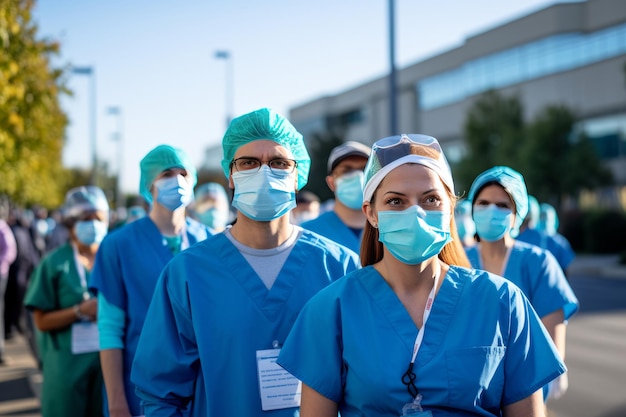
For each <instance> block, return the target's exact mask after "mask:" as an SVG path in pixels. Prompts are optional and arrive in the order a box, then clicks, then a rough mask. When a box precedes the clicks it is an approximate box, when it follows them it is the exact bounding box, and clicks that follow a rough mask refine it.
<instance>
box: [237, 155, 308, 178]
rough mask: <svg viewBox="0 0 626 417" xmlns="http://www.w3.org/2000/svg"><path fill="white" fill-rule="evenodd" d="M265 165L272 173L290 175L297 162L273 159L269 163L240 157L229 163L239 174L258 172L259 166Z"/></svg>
mask: <svg viewBox="0 0 626 417" xmlns="http://www.w3.org/2000/svg"><path fill="white" fill-rule="evenodd" d="M263 164H266V165H267V166H268V167H269V168H270V170H271V171H272V172H274V171H278V172H279V173H281V172H283V173H284V172H288V173H290V174H291V173H292V172H293V171H294V170H295V169H296V167H297V166H298V162H297V161H295V160H293V159H286V158H274V159H270V160H269V161H261V160H260V159H258V158H249V157H242V158H237V159H234V160H233V162H231V163H230V165H231V166H234V167H235V169H236V170H237V171H239V172H249V171H252V172H258V171H259V170H260V169H261V165H263Z"/></svg>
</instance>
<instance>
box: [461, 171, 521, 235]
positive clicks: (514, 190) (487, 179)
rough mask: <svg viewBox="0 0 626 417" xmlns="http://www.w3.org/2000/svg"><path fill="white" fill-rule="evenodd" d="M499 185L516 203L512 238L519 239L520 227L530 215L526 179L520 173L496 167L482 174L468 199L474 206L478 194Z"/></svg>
mask: <svg viewBox="0 0 626 417" xmlns="http://www.w3.org/2000/svg"><path fill="white" fill-rule="evenodd" d="M493 182H495V183H498V184H500V185H501V186H502V188H504V189H505V190H506V191H507V192H508V193H509V195H510V196H511V198H512V199H513V202H514V203H515V225H514V226H513V229H512V230H511V236H512V237H517V235H518V234H519V227H520V226H521V225H522V222H523V221H524V217H526V214H527V213H528V191H527V190H526V183H525V182H524V177H523V176H522V174H520V173H519V172H517V171H515V170H514V169H511V168H509V167H505V166H495V167H493V168H489V169H488V170H486V171H484V172H483V173H482V174H480V175H479V176H478V177H476V179H475V180H474V182H473V183H472V186H471V187H470V190H469V193H468V195H467V199H468V200H470V201H471V202H472V204H474V202H475V200H476V196H477V195H478V192H479V191H480V190H481V189H482V188H483V187H484V186H485V185H487V184H489V183H493Z"/></svg>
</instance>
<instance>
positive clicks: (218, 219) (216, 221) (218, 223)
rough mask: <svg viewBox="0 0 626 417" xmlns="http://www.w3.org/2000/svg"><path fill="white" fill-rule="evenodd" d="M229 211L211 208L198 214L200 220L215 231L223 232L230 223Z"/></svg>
mask: <svg viewBox="0 0 626 417" xmlns="http://www.w3.org/2000/svg"><path fill="white" fill-rule="evenodd" d="M228 214H229V213H228V210H220V209H218V208H217V207H211V208H209V209H207V210H205V211H203V212H199V213H196V217H197V218H198V220H199V221H200V222H201V223H202V224H204V225H206V226H208V227H210V228H211V229H213V230H222V229H223V228H224V227H226V224H227V223H228Z"/></svg>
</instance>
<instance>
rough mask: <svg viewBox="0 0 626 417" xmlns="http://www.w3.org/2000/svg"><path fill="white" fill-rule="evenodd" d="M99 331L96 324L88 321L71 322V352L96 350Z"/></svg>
mask: <svg viewBox="0 0 626 417" xmlns="http://www.w3.org/2000/svg"><path fill="white" fill-rule="evenodd" d="M99 350H100V333H98V325H97V324H96V323H93V322H90V321H78V322H76V323H74V324H72V353H73V354H75V355H77V354H79V353H90V352H98V351H99Z"/></svg>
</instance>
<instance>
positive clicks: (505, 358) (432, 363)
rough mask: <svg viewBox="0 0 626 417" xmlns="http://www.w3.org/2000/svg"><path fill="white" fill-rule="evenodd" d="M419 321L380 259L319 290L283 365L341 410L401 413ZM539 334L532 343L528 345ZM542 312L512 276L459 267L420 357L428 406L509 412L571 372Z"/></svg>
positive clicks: (450, 411) (438, 303)
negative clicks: (380, 268)
mask: <svg viewBox="0 0 626 417" xmlns="http://www.w3.org/2000/svg"><path fill="white" fill-rule="evenodd" d="M417 332H418V328H417V327H416V326H415V324H414V322H413V320H412V319H411V317H410V315H409V313H408V312H407V311H406V309H405V308H404V306H403V305H402V303H401V302H400V300H399V299H398V297H397V296H396V294H395V293H394V292H393V290H392V289H391V287H390V286H389V285H388V284H387V282H386V281H385V280H384V278H383V277H382V276H381V275H380V274H379V273H378V271H376V269H374V268H373V267H371V266H368V267H365V268H363V269H361V270H358V271H356V272H353V273H351V274H350V275H348V276H346V277H344V278H343V279H341V280H339V281H337V282H336V283H333V284H332V285H330V286H328V287H327V288H326V289H324V290H322V291H320V292H319V293H318V294H317V295H316V296H315V297H313V298H312V299H311V300H310V301H309V303H307V305H306V306H305V308H304V309H303V310H302V313H301V314H300V316H299V317H298V320H297V321H296V323H295V324H294V326H293V329H292V331H291V333H290V334H289V337H288V338H287V341H286V342H285V345H284V347H283V349H282V351H281V353H280V356H279V358H278V363H279V364H280V365H281V366H283V367H284V368H285V369H287V370H288V371H289V372H291V373H292V374H293V375H294V376H296V377H297V378H299V379H300V380H302V382H303V383H305V384H307V385H308V386H310V387H311V388H313V389H314V390H316V391H317V392H318V393H320V394H322V395H324V396H325V397H327V398H329V399H331V400H332V401H335V402H337V403H338V404H339V411H340V413H341V416H342V417H356V416H364V415H365V416H381V417H383V416H389V417H398V416H400V415H402V413H401V410H402V407H403V406H404V405H405V404H406V403H408V402H411V401H412V398H411V396H410V395H409V393H408V391H407V387H406V385H404V384H403V383H402V375H403V374H404V373H405V371H406V370H407V367H408V365H409V362H410V360H411V354H412V351H413V345H414V342H415V337H416V336H417ZM529 341H530V342H529ZM565 370H566V368H565V365H564V363H563V362H562V361H561V360H560V359H559V355H558V353H557V352H556V350H555V348H554V345H553V344H552V342H551V341H550V336H549V335H548V334H547V332H546V330H545V329H544V327H543V326H542V325H541V322H540V320H539V317H537V315H536V314H535V312H534V310H533V309H532V307H531V306H530V304H529V302H528V300H527V299H526V297H525V296H524V295H523V293H522V292H521V291H520V290H519V289H518V288H517V287H516V286H515V285H513V284H512V283H511V282H510V281H507V280H505V279H503V278H501V277H498V276H496V275H492V274H490V273H488V272H485V271H478V270H470V269H466V268H461V267H455V266H451V267H450V270H449V271H448V273H447V275H446V277H445V279H444V280H443V282H442V284H441V288H440V290H439V292H438V294H437V296H436V298H435V301H434V303H433V308H432V310H431V313H430V317H429V319H428V322H427V324H426V327H425V332H424V340H423V342H422V345H421V348H420V350H419V351H418V354H417V358H416V360H415V366H414V371H415V374H416V376H417V378H416V386H417V388H418V390H419V392H420V393H421V394H422V395H423V399H422V406H423V407H424V409H425V410H431V411H432V413H433V415H434V416H500V415H501V407H502V406H503V405H508V404H511V403H514V402H517V401H519V400H521V399H524V398H526V397H528V396H529V395H531V394H532V393H534V392H536V391H537V390H539V389H540V388H541V387H542V386H543V385H545V384H546V383H548V382H549V381H551V380H552V379H554V378H556V377H557V376H558V375H560V374H562V373H564V372H565Z"/></svg>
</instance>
